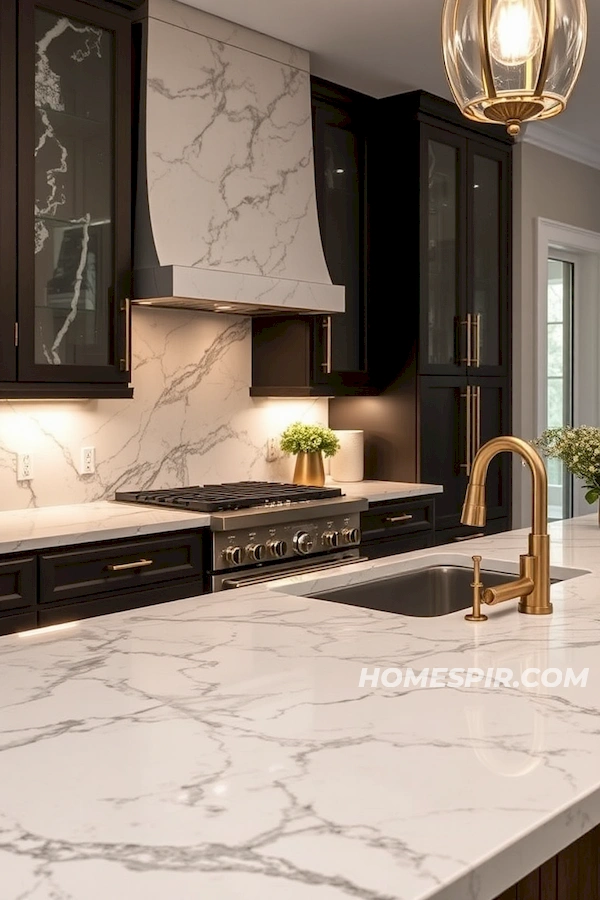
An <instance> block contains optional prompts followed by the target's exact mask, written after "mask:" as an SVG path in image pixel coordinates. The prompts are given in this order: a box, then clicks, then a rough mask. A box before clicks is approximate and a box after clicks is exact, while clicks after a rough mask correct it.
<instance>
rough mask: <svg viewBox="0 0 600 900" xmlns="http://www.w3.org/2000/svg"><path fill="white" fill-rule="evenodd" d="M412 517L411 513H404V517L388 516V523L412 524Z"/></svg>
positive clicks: (386, 519) (386, 518)
mask: <svg viewBox="0 0 600 900" xmlns="http://www.w3.org/2000/svg"><path fill="white" fill-rule="evenodd" d="M411 519H412V516H411V515H410V514H409V513H404V515H402V516H386V517H385V521H386V522H410V520H411Z"/></svg>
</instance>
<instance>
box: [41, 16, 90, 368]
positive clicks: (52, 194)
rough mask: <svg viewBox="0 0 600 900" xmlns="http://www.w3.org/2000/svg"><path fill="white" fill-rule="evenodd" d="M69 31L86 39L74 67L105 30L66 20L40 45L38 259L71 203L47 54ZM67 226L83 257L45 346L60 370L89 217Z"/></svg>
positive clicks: (57, 93) (57, 92)
mask: <svg viewBox="0 0 600 900" xmlns="http://www.w3.org/2000/svg"><path fill="white" fill-rule="evenodd" d="M70 31H72V32H74V33H75V34H80V35H81V36H82V40H81V47H79V48H78V49H77V50H75V51H73V53H72V55H71V58H72V59H73V61H74V62H76V63H82V62H83V61H84V60H85V59H87V58H88V57H89V56H90V54H91V53H95V54H96V55H97V56H98V57H101V56H102V52H101V41H102V31H101V30H100V29H98V28H94V27H93V26H91V25H78V24H77V23H76V22H74V21H72V20H71V19H68V18H66V17H64V16H63V17H62V18H59V19H58V20H57V21H56V23H55V24H54V25H53V27H52V28H51V29H50V30H49V31H48V32H47V33H46V34H45V35H43V37H42V38H40V40H39V41H37V42H36V67H35V106H36V109H37V111H38V114H39V116H40V121H41V125H42V131H41V134H40V136H39V138H38V140H37V143H36V147H35V157H36V160H37V159H38V157H41V156H42V154H44V155H45V157H47V161H48V163H47V164H48V169H47V170H46V187H47V193H46V196H45V197H44V198H43V200H42V201H41V202H40V201H38V200H37V199H36V202H35V243H34V247H35V253H36V254H38V253H40V252H41V251H42V249H43V248H44V246H45V244H46V241H47V240H48V238H49V237H50V232H49V230H48V227H47V225H46V221H45V218H50V217H55V216H56V215H57V214H58V212H59V211H60V210H61V207H63V206H64V204H65V203H66V200H67V196H66V186H65V179H66V176H67V174H68V172H69V152H68V149H67V147H66V146H65V144H63V143H62V141H61V139H60V136H59V134H58V133H57V130H56V127H55V124H54V121H53V117H52V113H53V112H63V111H64V109H65V103H64V100H63V96H62V88H61V79H60V76H59V75H58V74H57V73H56V72H55V71H54V70H53V69H52V66H51V64H50V60H49V58H48V52H49V50H50V47H51V45H52V43H53V42H54V41H55V40H57V39H58V38H60V37H61V35H63V34H65V33H66V32H70ZM56 154H58V162H56V161H53V162H51V160H52V158H53V157H54V156H55V155H56ZM68 221H69V223H70V224H71V225H81V252H80V256H79V261H78V264H77V270H76V274H75V281H74V285H73V296H72V298H71V302H70V304H69V312H68V314H67V315H66V316H65V318H64V321H63V323H62V325H61V327H60V328H59V330H58V331H57V333H56V335H55V337H54V340H53V342H52V345H51V347H49V348H48V347H47V346H46V345H45V344H43V346H42V352H43V354H44V357H45V359H46V362H47V363H48V364H50V365H60V364H61V362H62V359H61V356H60V352H59V351H60V347H61V344H62V342H63V340H64V338H65V336H66V334H67V332H68V330H69V328H70V327H71V325H72V324H73V322H74V321H75V319H76V318H77V311H78V308H79V299H80V295H81V286H82V283H83V276H84V272H85V268H86V265H87V260H88V247H89V229H90V222H91V215H90V213H89V212H88V213H85V215H84V216H82V217H79V218H76V219H73V218H71V219H69V220H68Z"/></svg>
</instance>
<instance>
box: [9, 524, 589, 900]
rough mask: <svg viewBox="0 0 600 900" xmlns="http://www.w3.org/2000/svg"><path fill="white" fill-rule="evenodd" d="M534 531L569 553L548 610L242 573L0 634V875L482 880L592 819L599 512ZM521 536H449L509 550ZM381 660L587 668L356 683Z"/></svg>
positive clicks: (180, 883)
mask: <svg viewBox="0 0 600 900" xmlns="http://www.w3.org/2000/svg"><path fill="white" fill-rule="evenodd" d="M552 537H553V541H554V543H553V562H554V563H555V564H558V565H566V566H577V567H580V568H588V569H590V570H591V574H590V575H586V576H583V577H582V578H579V579H576V580H573V581H567V582H564V584H559V585H555V586H553V588H552V595H553V600H554V603H555V610H556V612H555V615H554V616H553V617H552V618H549V619H543V620H539V619H531V618H528V617H524V616H519V614H518V613H517V611H516V609H515V608H514V606H513V605H511V606H510V607H509V606H507V607H505V608H504V609H498V610H493V611H492V614H491V616H490V621H489V622H488V623H486V624H485V625H484V626H472V625H468V624H467V623H466V622H464V620H463V617H462V614H461V613H457V614H455V615H451V616H446V617H444V618H442V619H437V620H431V619H408V618H403V617H394V616H392V615H388V614H385V613H379V612H369V611H366V610H361V609H359V608H355V607H346V606H343V605H340V604H333V603H332V604H329V603H326V602H323V601H318V600H309V599H305V598H303V597H301V596H290V595H288V594H285V593H281V592H280V591H278V590H277V589H271V590H266V589H264V588H261V589H260V590H259V589H256V588H255V589H247V590H244V591H235V592H231V593H227V592H225V593H221V594H218V595H211V596H207V597H203V598H194V599H190V600H183V601H178V602H175V603H171V604H163V605H160V606H156V607H153V608H149V609H145V610H143V611H132V612H129V613H122V614H118V615H113V616H107V617H103V618H101V619H97V620H87V621H84V622H81V623H79V624H78V625H76V626H75V627H74V628H73V629H72V630H70V631H65V632H57V633H54V634H46V635H44V634H39V635H33V636H30V637H25V638H23V637H18V636H11V637H6V638H2V639H0V644H1V648H2V654H1V657H0V707H1V710H2V715H1V716H0V770H1V772H2V781H3V799H2V805H1V809H0V860H1V862H2V872H3V877H2V882H3V891H4V896H7V898H8V897H10V898H11V900H13V898H14V900H16V898H17V897H19V898H25V897H27V898H32V900H50V898H60V900H82V898H84V897H85V900H105V898H106V896H115V897H119V898H120V897H134V896H144V897H145V898H148V900H164V898H165V897H167V896H168V897H178V898H188V897H190V898H191V897H200V896H202V897H207V898H210V900H234V898H235V900H237V898H239V897H247V898H251V900H259V898H265V897H268V898H271V897H285V898H286V900H287V898H291V900H350V898H352V900H356V898H360V900H426V898H433V897H436V898H441V900H467V898H468V900H490V898H491V897H493V896H495V895H497V894H498V893H500V892H501V891H502V890H504V889H505V888H506V887H507V886H508V885H509V884H511V883H513V882H514V881H516V880H518V878H520V877H521V876H522V875H523V874H524V873H525V872H526V871H528V870H529V869H531V868H533V867H534V866H536V865H538V863H539V862H540V861H541V860H542V858H544V856H548V855H551V854H552V853H554V852H556V851H557V850H558V849H560V848H562V847H563V846H565V845H566V844H568V843H569V842H570V841H572V840H574V839H576V838H577V837H578V836H579V835H581V834H582V833H584V832H585V831H586V830H588V829H589V828H590V827H592V826H593V825H594V824H595V823H597V822H598V821H600V774H599V771H598V756H599V754H600V737H599V732H598V717H599V715H600V712H599V710H600V670H599V668H598V661H599V659H598V641H599V639H600V615H599V613H598V606H597V597H598V594H599V592H600V533H599V531H598V525H597V521H596V520H595V517H588V518H586V519H581V520H577V521H575V522H570V523H565V524H564V525H563V524H560V525H553V526H552ZM525 539H526V533H525V532H517V533H512V534H507V535H500V536H494V537H493V538H486V539H483V540H478V541H473V542H470V543H469V544H464V545H462V546H461V549H460V553H461V554H462V555H466V556H468V555H469V554H471V553H473V552H476V551H477V552H479V551H481V552H482V555H484V556H485V557H486V558H492V559H494V558H495V559H497V560H509V561H511V562H512V564H513V565H516V563H517V559H518V554H519V553H520V552H522V550H523V547H524V543H525ZM444 549H445V551H446V552H453V553H456V547H454V546H453V547H451V548H444ZM436 552H440V548H437V549H436ZM416 555H421V556H422V555H423V554H416ZM408 558H409V557H408V556H407V555H405V556H403V557H402V560H404V561H406V559H408ZM366 565H367V564H364V566H363V568H364V567H365V566H366ZM383 565H386V566H389V565H390V561H389V560H386V561H380V562H374V563H369V564H368V566H369V567H371V568H374V569H377V568H378V566H383ZM357 571H359V569H357ZM381 665H384V666H386V665H389V666H408V665H411V666H413V667H414V668H415V669H420V668H423V667H425V666H453V665H456V666H461V667H467V666H477V667H480V668H483V669H485V668H487V667H488V666H495V665H502V666H510V667H512V668H513V670H514V671H516V672H520V671H522V670H523V669H524V668H525V667H529V666H539V667H545V666H572V667H574V668H575V669H576V670H580V669H581V668H582V667H585V666H589V667H590V678H589V681H588V686H587V687H586V688H573V687H571V688H552V689H550V688H545V689H540V690H530V691H526V690H522V689H511V688H507V689H503V690H494V689H492V688H486V687H485V686H483V685H481V686H478V687H474V688H470V689H466V688H447V689H444V690H440V689H435V688H429V689H426V690H423V689H416V688H415V689H410V688H404V689H401V690H398V689H393V688H383V687H379V688H377V689H375V690H371V689H368V688H360V687H359V686H358V678H359V674H360V671H361V669H362V667H363V666H368V667H373V666H381ZM582 900H583V898H582Z"/></svg>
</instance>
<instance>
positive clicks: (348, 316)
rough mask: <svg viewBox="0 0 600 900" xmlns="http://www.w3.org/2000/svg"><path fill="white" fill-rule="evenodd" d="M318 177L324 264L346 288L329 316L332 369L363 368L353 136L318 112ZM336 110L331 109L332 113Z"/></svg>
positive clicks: (358, 198)
mask: <svg viewBox="0 0 600 900" xmlns="http://www.w3.org/2000/svg"><path fill="white" fill-rule="evenodd" d="M320 115H321V117H322V118H321V127H322V128H323V137H322V140H323V166H324V171H323V177H322V179H319V196H318V197H317V200H318V204H319V219H320V223H321V236H322V239H323V249H324V252H325V259H326V260H327V267H328V269H329V274H330V276H331V280H332V281H333V283H334V284H343V285H344V286H345V288H346V311H345V312H344V313H343V314H341V315H337V316H332V347H331V361H332V369H333V371H334V372H358V371H360V370H361V369H362V354H361V334H362V331H363V325H362V315H363V311H362V301H361V285H360V279H361V216H362V209H361V205H362V204H361V191H362V183H361V177H360V169H359V149H358V140H357V137H356V135H355V134H354V133H353V132H352V131H350V130H349V129H348V128H344V127H343V126H340V125H339V124H336V123H335V122H334V121H332V118H330V117H329V116H328V114H327V113H324V112H322V111H320ZM333 116H335V113H333V114H332V117H333Z"/></svg>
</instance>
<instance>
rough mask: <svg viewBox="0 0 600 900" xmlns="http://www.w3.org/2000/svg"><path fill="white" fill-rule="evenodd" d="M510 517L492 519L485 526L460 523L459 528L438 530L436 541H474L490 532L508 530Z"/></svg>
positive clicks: (437, 542) (453, 542) (442, 542)
mask: <svg viewBox="0 0 600 900" xmlns="http://www.w3.org/2000/svg"><path fill="white" fill-rule="evenodd" d="M508 529H509V523H508V519H492V520H491V521H489V522H488V523H487V524H486V525H485V526H484V527H483V528H472V527H471V526H469V525H459V526H458V528H446V529H444V531H436V533H435V543H436V545H437V546H438V547H439V546H440V545H441V544H460V543H461V542H462V541H472V540H473V539H474V538H478V537H486V535H488V534H500V533H501V532H503V531H508Z"/></svg>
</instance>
